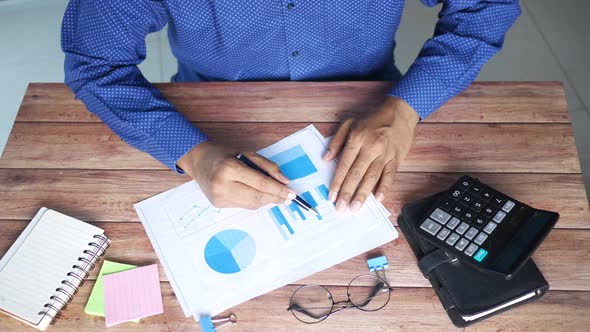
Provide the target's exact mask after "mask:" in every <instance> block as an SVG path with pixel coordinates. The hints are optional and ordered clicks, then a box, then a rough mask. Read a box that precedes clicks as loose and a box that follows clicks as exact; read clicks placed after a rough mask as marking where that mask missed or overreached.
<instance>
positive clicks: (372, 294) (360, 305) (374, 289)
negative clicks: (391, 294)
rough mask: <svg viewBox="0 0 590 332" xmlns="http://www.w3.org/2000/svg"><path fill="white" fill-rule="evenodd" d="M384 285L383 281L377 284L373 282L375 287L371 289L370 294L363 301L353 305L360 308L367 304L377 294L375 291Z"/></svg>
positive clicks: (377, 291)
mask: <svg viewBox="0 0 590 332" xmlns="http://www.w3.org/2000/svg"><path fill="white" fill-rule="evenodd" d="M384 285H385V283H383V282H378V283H377V284H375V287H373V290H372V291H371V295H370V296H369V297H368V298H367V299H366V300H365V301H363V302H361V303H359V304H355V305H356V306H357V307H361V308H362V307H365V306H367V305H368V304H369V303H371V300H373V299H374V298H375V296H377V293H379V291H381V289H382V288H383V286H384Z"/></svg>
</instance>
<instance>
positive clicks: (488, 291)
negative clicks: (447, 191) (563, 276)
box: [398, 194, 549, 327]
mask: <svg viewBox="0 0 590 332" xmlns="http://www.w3.org/2000/svg"><path fill="white" fill-rule="evenodd" d="M438 195H439V194H437V195H433V196H430V197H428V198H425V199H422V200H420V201H417V202H414V203H410V204H408V205H406V206H405V207H404V208H403V209H402V214H401V215H400V216H399V217H398V225H399V227H400V229H401V231H402V232H403V233H404V236H405V238H406V240H407V241H408V243H409V245H410V247H411V248H412V251H413V252H414V255H415V256H416V258H417V260H418V267H419V268H420V270H421V271H422V273H423V274H424V277H426V278H427V279H428V280H429V281H430V283H431V284H432V287H433V288H434V290H435V292H436V295H437V296H438V298H439V299H440V301H441V303H442V305H443V308H444V309H445V310H446V312H447V314H448V315H449V318H450V319H451V321H452V322H453V324H454V325H455V326H457V327H465V326H468V325H471V324H473V323H476V322H479V321H481V320H484V319H486V318H489V317H491V316H493V315H497V314H499V313H502V312H504V311H506V310H509V309H512V308H514V307H516V306H518V305H521V304H525V303H528V302H531V301H534V300H537V299H539V298H541V297H542V296H543V295H545V293H546V292H547V290H548V289H549V284H548V283H547V281H546V280H545V278H544V277H543V274H541V272H540V271H539V269H538V268H537V265H536V264H535V262H534V261H533V260H532V259H529V260H528V262H527V263H525V265H524V266H523V267H522V268H521V269H520V271H518V272H517V273H516V274H514V275H513V276H512V277H511V278H510V279H505V278H503V277H501V276H497V275H493V274H489V273H485V272H481V271H478V270H477V269H476V268H474V267H471V266H469V265H467V264H465V263H461V261H460V260H457V259H454V258H453V257H452V256H450V255H447V253H446V252H445V251H444V250H441V249H438V248H437V247H435V246H433V245H432V244H430V243H429V242H427V241H425V240H422V239H420V238H419V237H417V236H416V235H415V232H416V230H417V229H419V227H420V225H419V223H420V221H422V218H423V217H424V214H425V213H427V212H428V209H430V208H431V207H432V204H434V203H435V201H436V198H437V196H438Z"/></svg>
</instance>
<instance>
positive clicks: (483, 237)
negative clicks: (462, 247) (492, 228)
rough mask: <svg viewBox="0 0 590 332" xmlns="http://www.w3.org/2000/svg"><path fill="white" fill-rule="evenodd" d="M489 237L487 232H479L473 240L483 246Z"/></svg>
mask: <svg viewBox="0 0 590 332" xmlns="http://www.w3.org/2000/svg"><path fill="white" fill-rule="evenodd" d="M487 238H488V235H487V234H486V233H479V235H478V236H477V237H476V238H475V240H473V242H475V243H477V244H479V245H480V246H481V244H482V243H483V242H484V241H485V240H486V239H487Z"/></svg>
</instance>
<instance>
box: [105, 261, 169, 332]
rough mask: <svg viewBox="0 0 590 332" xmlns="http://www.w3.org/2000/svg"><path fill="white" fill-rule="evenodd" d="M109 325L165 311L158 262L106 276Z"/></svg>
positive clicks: (107, 322) (106, 306)
mask: <svg viewBox="0 0 590 332" xmlns="http://www.w3.org/2000/svg"><path fill="white" fill-rule="evenodd" d="M103 285H104V306H105V322H106V325H107V327H111V326H113V325H116V324H119V323H123V322H126V321H130V320H133V319H140V318H143V317H148V316H152V315H156V314H161V313H162V312H163V311H164V308H163V306H162V291H161V290H160V276H159V275H158V265H156V264H153V265H148V266H143V267H138V268H136V269H132V270H128V271H124V272H119V273H113V274H107V275H105V276H103Z"/></svg>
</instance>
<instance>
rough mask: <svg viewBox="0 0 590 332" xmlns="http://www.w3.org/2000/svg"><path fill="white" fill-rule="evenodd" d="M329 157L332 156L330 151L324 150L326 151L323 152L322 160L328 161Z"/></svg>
mask: <svg viewBox="0 0 590 332" xmlns="http://www.w3.org/2000/svg"><path fill="white" fill-rule="evenodd" d="M331 157H332V151H330V150H328V151H326V153H325V154H324V157H323V159H324V161H329V160H330V158H331Z"/></svg>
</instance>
